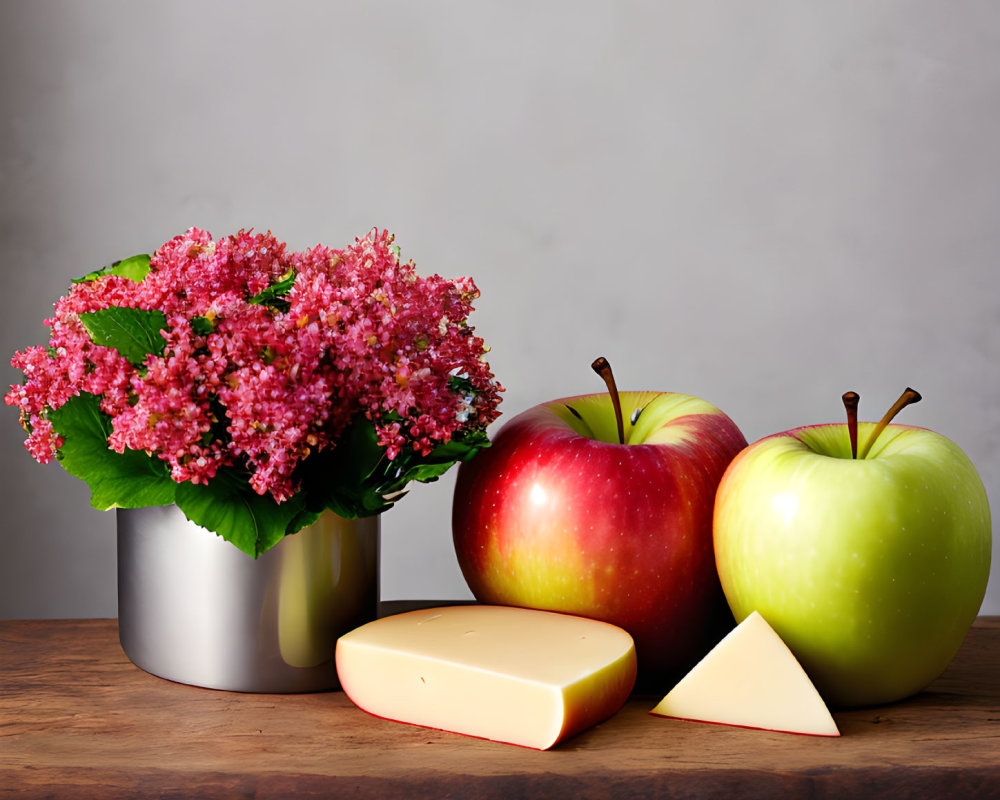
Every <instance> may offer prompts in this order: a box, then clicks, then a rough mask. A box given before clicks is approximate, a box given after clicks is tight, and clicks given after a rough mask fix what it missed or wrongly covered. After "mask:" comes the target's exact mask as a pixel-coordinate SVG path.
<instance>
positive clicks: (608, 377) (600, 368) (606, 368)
mask: <svg viewBox="0 0 1000 800" xmlns="http://www.w3.org/2000/svg"><path fill="white" fill-rule="evenodd" d="M590 368H591V369H592V370H594V372H596V373H597V374H598V375H600V376H601V377H602V378H603V379H604V383H606V384H607V387H608V393H609V394H610V395H611V404H612V405H613V406H614V408H615V420H616V421H617V422H618V443H619V444H625V420H624V418H623V417H622V401H621V398H619V397H618V387H617V386H616V385H615V376H614V373H613V372H612V371H611V364H609V363H608V360H607V359H606V358H605V357H604V356H600V357H598V358H597V359H595V360H594V363H593V364H591V365H590Z"/></svg>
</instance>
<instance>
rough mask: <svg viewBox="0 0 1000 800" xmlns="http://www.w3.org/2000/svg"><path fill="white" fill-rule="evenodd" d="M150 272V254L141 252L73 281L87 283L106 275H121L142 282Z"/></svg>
mask: <svg viewBox="0 0 1000 800" xmlns="http://www.w3.org/2000/svg"><path fill="white" fill-rule="evenodd" d="M148 274H149V256H148V255H146V254H141V255H137V256H132V257H131V258H126V259H123V260H121V261H115V262H114V263H113V264H109V265H108V266H106V267H102V268H101V269H97V270H94V271H93V272H88V273H87V274H86V275H84V276H83V277H82V278H74V279H73V283H86V282H87V281H93V280H97V279H98V278H103V277H104V276H105V275H120V276H121V277H123V278H128V279H129V280H132V281H135V282H136V283H141V282H142V280H143V279H144V278H145V277H146V276H147V275H148Z"/></svg>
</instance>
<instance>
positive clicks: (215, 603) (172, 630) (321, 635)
mask: <svg viewBox="0 0 1000 800" xmlns="http://www.w3.org/2000/svg"><path fill="white" fill-rule="evenodd" d="M117 514H118V628H119V638H120V639H121V645H122V649H123V650H124V651H125V654H126V655H127V656H128V657H129V659H131V660H132V662H133V663H134V664H135V665H136V666H138V667H141V668H142V669H144V670H146V671H147V672H151V673H152V674H154V675H158V676H160V677H162V678H167V679H169V680H172V681H178V682H180V683H187V684H193V685H195V686H204V687H208V688H211V689H228V690H231V691H239V692H316V691H324V690H329V689H335V688H337V686H338V684H337V674H336V668H335V666H334V663H333V651H334V645H335V644H336V641H337V637H339V636H340V635H341V634H343V633H346V632H347V631H349V630H351V629H353V628H355V627H357V626H358V625H361V624H363V623H365V622H368V621H369V620H372V619H374V618H375V615H376V610H377V605H378V542H379V518H378V517H369V518H365V519H356V520H346V519H344V518H342V517H339V516H337V515H336V514H334V513H332V512H330V511H327V512H325V513H324V514H323V516H321V517H320V518H319V520H317V522H316V523H314V524H313V525H311V526H309V527H308V528H304V529H302V530H301V531H299V532H298V533H296V534H294V535H292V536H288V537H286V538H284V539H282V540H281V541H280V542H279V543H278V544H277V545H276V546H275V547H273V548H272V549H270V550H268V551H267V552H266V553H264V554H263V555H261V556H260V557H259V558H257V559H253V558H251V557H250V556H248V555H246V554H245V553H243V552H241V551H240V550H238V549H237V548H236V547H235V546H234V545H232V544H230V543H229V542H227V541H225V540H223V539H222V538H221V537H219V536H217V535H216V534H215V533H212V532H210V531H207V530H205V529H204V528H201V527H199V526H197V525H195V524H194V523H192V522H189V521H188V520H187V518H186V517H185V516H184V514H183V512H181V511H180V509H178V508H177V507H176V506H161V507H153V508H138V509H118V512H117Z"/></svg>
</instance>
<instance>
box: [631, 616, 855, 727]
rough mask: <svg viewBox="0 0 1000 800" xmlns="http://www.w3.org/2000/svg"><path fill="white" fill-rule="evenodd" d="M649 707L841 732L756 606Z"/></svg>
mask: <svg viewBox="0 0 1000 800" xmlns="http://www.w3.org/2000/svg"><path fill="white" fill-rule="evenodd" d="M650 713H651V714H656V715H658V716H663V717H679V718H681V719H688V720H693V721H697V722H716V723H719V724H722V725H738V726H740V727H744V728H762V729H765V730H771V731H780V732H782V733H804V734H811V735H813V736H840V731H839V730H838V729H837V724H836V722H834V720H833V717H832V716H831V715H830V711H829V709H827V707H826V704H825V703H824V702H823V698H822V697H821V696H820V694H819V692H818V691H816V687H815V686H814V685H813V683H812V681H811V680H809V676H808V675H806V673H805V671H804V670H803V669H802V667H801V665H800V664H799V662H798V660H796V658H795V656H794V655H793V654H792V651H791V650H789V649H788V646H787V645H786V644H785V643H784V642H783V641H782V640H781V638H780V637H779V636H778V634H777V633H775V631H774V629H773V628H772V627H771V626H770V625H768V624H767V621H766V620H765V619H764V618H763V617H762V616H761V615H760V614H758V613H757V612H756V611H754V612H753V613H752V614H750V616H748V617H747V618H746V619H744V620H743V622H741V623H740V624H739V625H737V626H736V628H734V629H733V630H732V631H730V632H729V634H728V635H727V636H726V637H725V638H724V639H723V640H722V641H721V642H719V643H718V644H717V645H716V646H715V647H714V648H713V649H712V650H711V651H710V652H709V653H708V654H707V655H706V656H705V657H704V658H703V659H702V660H701V661H700V662H698V664H696V665H695V666H694V667H693V668H692V669H691V671H690V672H689V673H688V674H687V675H685V676H684V677H683V678H682V679H681V680H680V682H679V683H678V684H677V685H676V686H674V688H673V689H671V690H670V691H669V692H668V693H667V695H666V697H664V698H663V699H662V700H661V701H660V702H659V703H658V704H657V705H656V707H655V708H653V709H652V711H650Z"/></svg>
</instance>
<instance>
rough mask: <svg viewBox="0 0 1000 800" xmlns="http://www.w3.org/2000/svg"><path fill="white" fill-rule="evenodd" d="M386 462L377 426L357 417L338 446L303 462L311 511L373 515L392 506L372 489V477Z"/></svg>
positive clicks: (304, 482)
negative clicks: (329, 510) (379, 442)
mask: <svg viewBox="0 0 1000 800" xmlns="http://www.w3.org/2000/svg"><path fill="white" fill-rule="evenodd" d="M385 461H386V458H385V450H384V449H383V448H381V447H379V445H378V434H377V433H376V431H375V426H374V425H373V424H372V423H371V422H370V421H369V420H368V419H366V418H365V417H364V416H358V417H357V418H355V419H354V420H353V421H352V422H351V424H350V425H348V427H347V429H346V430H345V431H344V432H343V433H342V434H341V436H340V439H339V441H338V444H337V446H336V447H332V448H329V449H327V450H323V451H321V452H319V453H315V454H313V455H311V456H310V457H309V458H307V459H306V460H305V462H303V470H302V475H301V477H302V494H303V495H304V496H305V498H306V504H307V507H308V508H309V509H310V510H311V511H322V510H323V509H325V508H329V509H331V510H332V511H334V512H335V513H337V514H339V515H340V516H342V517H344V518H346V519H353V518H355V517H359V516H370V515H372V514H377V513H379V512H381V511H385V510H386V509H387V508H390V507H391V506H392V503H388V502H386V501H385V500H384V499H383V498H382V497H381V495H379V494H378V493H377V492H375V491H373V485H374V483H376V482H377V481H373V480H371V476H372V475H373V474H374V473H375V471H376V469H377V468H378V467H379V466H380V465H381V464H383V463H384V462H385Z"/></svg>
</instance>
